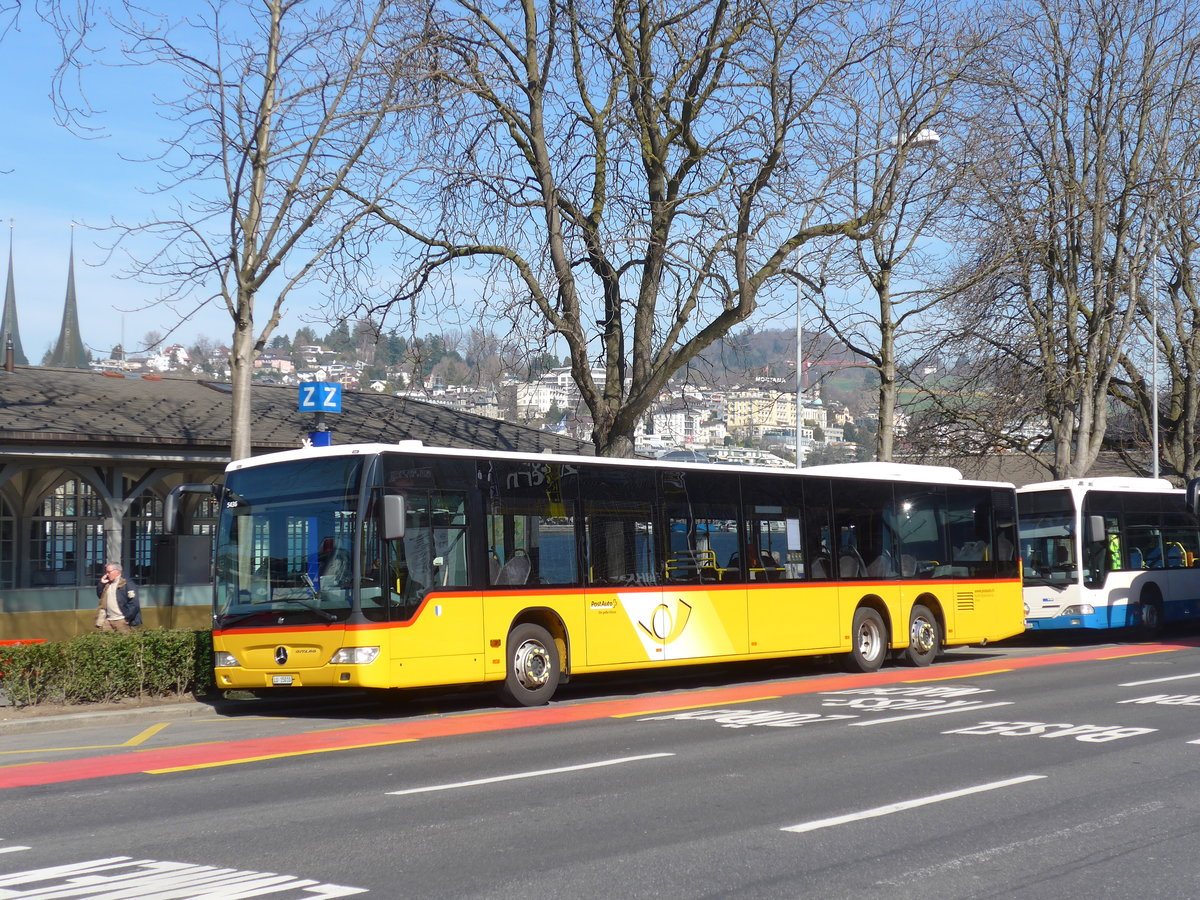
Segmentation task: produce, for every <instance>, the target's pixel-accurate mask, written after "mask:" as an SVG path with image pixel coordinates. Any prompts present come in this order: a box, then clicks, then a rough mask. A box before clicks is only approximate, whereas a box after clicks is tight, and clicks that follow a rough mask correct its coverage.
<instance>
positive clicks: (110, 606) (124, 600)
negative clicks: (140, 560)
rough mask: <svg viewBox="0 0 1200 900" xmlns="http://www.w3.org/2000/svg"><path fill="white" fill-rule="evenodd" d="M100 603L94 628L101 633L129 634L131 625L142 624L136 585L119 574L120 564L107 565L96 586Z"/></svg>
mask: <svg viewBox="0 0 1200 900" xmlns="http://www.w3.org/2000/svg"><path fill="white" fill-rule="evenodd" d="M96 596H97V597H98V598H100V603H99V606H98V608H97V609H96V627H97V628H99V629H100V630H101V631H119V632H121V633H122V634H128V633H129V627H130V626H131V625H141V624H142V607H141V604H140V603H138V595H137V585H136V584H134V583H133V582H132V581H130V580H129V579H127V578H125V577H124V575H122V574H121V564H120V563H109V564H108V565H106V566H105V567H104V574H103V575H101V576H100V581H99V583H98V584H97V585H96Z"/></svg>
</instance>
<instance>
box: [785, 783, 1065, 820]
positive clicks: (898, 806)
mask: <svg viewBox="0 0 1200 900" xmlns="http://www.w3.org/2000/svg"><path fill="white" fill-rule="evenodd" d="M1045 777H1047V776H1045V775H1022V776H1020V777H1018V778H1008V779H1005V780H1004V781H992V782H990V783H988V784H980V785H976V786H975V787H969V788H962V789H961V790H957V791H946V792H945V793H944V794H933V795H932V796H929V797H918V798H917V799H915V800H904V801H902V802H900V803H889V804H888V805H887V806H877V807H875V808H874V809H864V810H862V811H861V812H856V813H847V814H846V815H844V816H833V817H831V818H828V819H816V820H814V821H812V822H802V823H800V824H799V825H789V826H788V827H787V828H781V829H780V831H793V832H796V833H797V834H800V833H803V832H805V831H816V830H817V829H819V828H830V827H832V826H834V825H848V824H850V823H851V822H860V821H862V820H863V819H874V818H878V817H879V816H889V815H891V814H892V813H896V812H903V811H904V810H907V809H916V808H917V807H919V806H929V805H930V804H931V803H941V802H943V801H945V800H955V799H957V798H958V797H967V796H970V795H971V794H982V793H984V792H985V791H995V790H999V789H1000V788H1006V787H1012V786H1014V785H1017V784H1025V783H1026V782H1028V781H1038V780H1040V779H1042V778H1045Z"/></svg>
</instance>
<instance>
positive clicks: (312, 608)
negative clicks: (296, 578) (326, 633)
mask: <svg viewBox="0 0 1200 900" xmlns="http://www.w3.org/2000/svg"><path fill="white" fill-rule="evenodd" d="M300 580H301V581H303V582H304V586H305V587H306V588H308V590H309V593H310V594H312V598H313V600H317V601H320V599H321V595H320V594H319V593H318V592H317V588H316V585H314V584H313V580H312V579H311V578H309V577H308V573H307V572H305V573H304V574H303V575H301V576H300ZM279 602H282V603H295V604H296V605H297V606H303V607H304V608H305V609H307V610H308V611H309V612H314V613H316V614H317V615H318V616H320V617H321V618H322V619H324V620H325V621H326V622H336V621H337V616H335V615H334V614H333V613H331V612H329V611H328V610H325V609H321V607H320V606H319V605H318V604H317V603H310V602H308V601H307V600H301V599H299V598H298V597H288V598H287V599H286V600H282V601H279Z"/></svg>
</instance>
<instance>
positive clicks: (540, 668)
mask: <svg viewBox="0 0 1200 900" xmlns="http://www.w3.org/2000/svg"><path fill="white" fill-rule="evenodd" d="M513 669H514V670H515V671H516V675H517V680H518V681H519V682H521V686H522V687H524V688H527V689H528V690H537V689H538V688H540V687H544V686H545V685H546V683H547V682H548V681H549V680H550V654H549V652H548V651H547V650H546V648H545V647H543V646H542V644H541V642H539V641H525V642H524V643H523V644H521V646H520V647H518V648H517V652H516V655H515V657H514V665H513Z"/></svg>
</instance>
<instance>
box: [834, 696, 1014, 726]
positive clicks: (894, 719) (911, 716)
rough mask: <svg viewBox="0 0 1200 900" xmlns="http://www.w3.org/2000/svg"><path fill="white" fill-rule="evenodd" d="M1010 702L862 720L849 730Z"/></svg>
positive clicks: (1011, 703) (1009, 701)
mask: <svg viewBox="0 0 1200 900" xmlns="http://www.w3.org/2000/svg"><path fill="white" fill-rule="evenodd" d="M1012 705H1013V701H1012V700H1000V701H998V702H996V703H976V704H974V705H973V706H956V707H954V708H953V709H935V710H933V711H932V712H919V713H908V714H907V715H903V716H889V717H888V718H886V719H864V720H863V721H861V722H851V723H850V727H851V728H857V727H860V726H863V725H887V724H889V723H891V722H905V721H907V720H908V719H927V718H929V717H930V716H948V715H950V714H951V713H961V712H975V711H976V710H980V709H991V708H992V707H993V706H1012Z"/></svg>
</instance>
